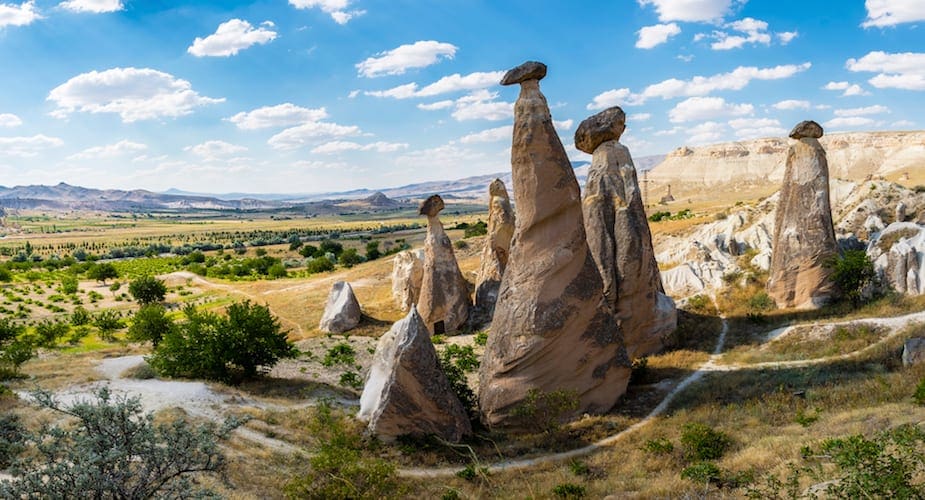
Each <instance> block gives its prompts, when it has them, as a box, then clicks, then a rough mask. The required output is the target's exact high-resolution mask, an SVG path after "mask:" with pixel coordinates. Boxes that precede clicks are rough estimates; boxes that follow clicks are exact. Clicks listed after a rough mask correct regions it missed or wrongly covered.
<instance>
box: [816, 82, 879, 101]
mask: <svg viewBox="0 0 925 500" xmlns="http://www.w3.org/2000/svg"><path fill="white" fill-rule="evenodd" d="M822 88H823V89H824V90H843V91H844V92H842V97H847V96H853V95H870V92H867V91H866V90H864V89H863V88H862V87H861V86H860V85H858V84H856V83H850V82H829V83H827V84H825V86H824V87H822Z"/></svg>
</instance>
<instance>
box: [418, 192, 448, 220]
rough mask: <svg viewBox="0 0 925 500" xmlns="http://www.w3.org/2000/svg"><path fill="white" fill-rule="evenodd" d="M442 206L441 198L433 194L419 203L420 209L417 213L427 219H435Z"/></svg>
mask: <svg viewBox="0 0 925 500" xmlns="http://www.w3.org/2000/svg"><path fill="white" fill-rule="evenodd" d="M443 206H444V205H443V198H441V197H440V195H439V194H435V195H433V196H431V197H430V198H427V199H426V200H424V202H423V203H421V209H420V210H419V211H418V213H419V214H421V215H426V216H428V217H436V216H437V214H439V213H440V211H441V210H443Z"/></svg>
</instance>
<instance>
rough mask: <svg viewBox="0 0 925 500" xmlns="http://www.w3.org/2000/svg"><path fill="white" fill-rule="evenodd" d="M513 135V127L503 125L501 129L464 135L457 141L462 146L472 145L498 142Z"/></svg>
mask: <svg viewBox="0 0 925 500" xmlns="http://www.w3.org/2000/svg"><path fill="white" fill-rule="evenodd" d="M513 134H514V126H513V125H505V126H503V127H496V128H490V129H487V130H483V131H481V132H475V133H472V134H468V135H464V136H463V137H461V138H460V139H459V142H461V143H463V144H474V143H481V142H498V141H503V140H505V139H508V140H509V139H510V138H511V137H512V135H513Z"/></svg>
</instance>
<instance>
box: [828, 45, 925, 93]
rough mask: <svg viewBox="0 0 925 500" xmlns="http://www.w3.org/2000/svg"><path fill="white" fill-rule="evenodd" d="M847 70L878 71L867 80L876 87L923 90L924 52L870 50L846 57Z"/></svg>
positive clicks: (924, 77) (924, 72)
mask: <svg viewBox="0 0 925 500" xmlns="http://www.w3.org/2000/svg"><path fill="white" fill-rule="evenodd" d="M846 66H847V67H848V70H849V71H863V72H871V73H879V74H878V75H876V76H874V77H873V78H871V79H870V80H868V82H869V83H870V84H871V85H873V86H874V87H877V88H878V89H884V88H893V89H904V90H925V53H922V52H902V53H895V54H891V53H887V52H882V51H874V52H870V53H868V54H867V55H865V56H864V57H862V58H860V59H853V58H852V59H848V62H847V64H846Z"/></svg>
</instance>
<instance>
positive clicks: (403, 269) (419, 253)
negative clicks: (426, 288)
mask: <svg viewBox="0 0 925 500" xmlns="http://www.w3.org/2000/svg"><path fill="white" fill-rule="evenodd" d="M423 280H424V251H423V250H405V251H403V252H399V253H398V254H396V255H395V260H393V261H392V297H393V298H394V299H395V302H396V303H398V307H400V308H401V310H402V311H410V310H411V307H412V306H414V304H417V303H418V298H420V296H421V283H422V282H423Z"/></svg>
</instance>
